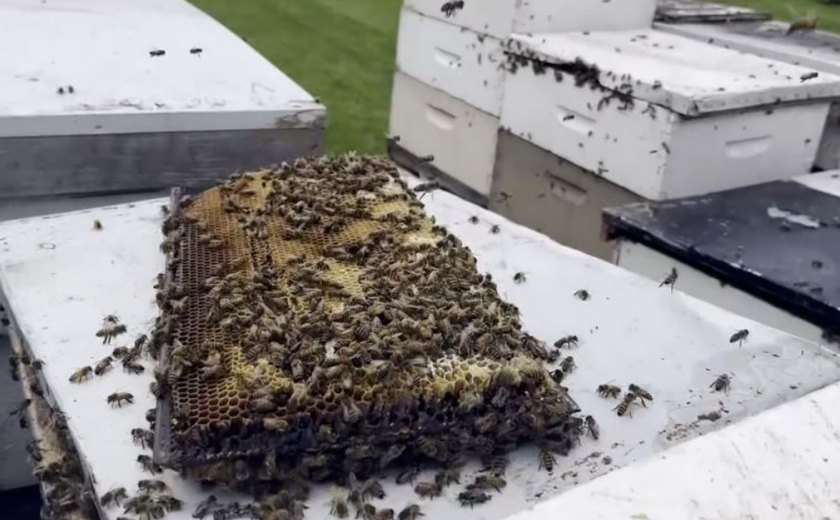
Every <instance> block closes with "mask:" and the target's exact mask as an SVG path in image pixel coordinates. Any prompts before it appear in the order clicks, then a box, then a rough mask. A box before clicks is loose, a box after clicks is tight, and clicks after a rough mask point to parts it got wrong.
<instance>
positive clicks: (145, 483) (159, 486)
mask: <svg viewBox="0 0 840 520" xmlns="http://www.w3.org/2000/svg"><path fill="white" fill-rule="evenodd" d="M137 489H139V490H140V491H144V492H146V493H164V492H166V491H168V490H169V486H167V485H166V482H163V481H162V480H156V479H144V480H140V481H138V482H137Z"/></svg>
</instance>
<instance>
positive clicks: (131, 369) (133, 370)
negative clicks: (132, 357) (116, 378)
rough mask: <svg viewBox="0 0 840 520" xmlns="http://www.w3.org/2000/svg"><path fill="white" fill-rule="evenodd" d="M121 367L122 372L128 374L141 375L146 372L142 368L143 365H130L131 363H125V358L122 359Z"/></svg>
mask: <svg viewBox="0 0 840 520" xmlns="http://www.w3.org/2000/svg"><path fill="white" fill-rule="evenodd" d="M122 365H123V370H125V371H126V372H128V373H129V374H142V373H143V371H144V370H146V369H145V367H143V365H141V364H139V363H132V362H131V361H129V362H127V363H126V361H125V358H123V364H122Z"/></svg>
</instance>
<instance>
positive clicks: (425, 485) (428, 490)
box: [414, 482, 443, 498]
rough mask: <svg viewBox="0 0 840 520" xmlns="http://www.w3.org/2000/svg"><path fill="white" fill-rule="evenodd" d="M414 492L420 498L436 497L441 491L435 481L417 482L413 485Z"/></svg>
mask: <svg viewBox="0 0 840 520" xmlns="http://www.w3.org/2000/svg"><path fill="white" fill-rule="evenodd" d="M414 492H415V493H417V496H419V497H420V498H437V497H439V496H440V494H441V493H442V492H443V488H441V487H440V486H439V485H438V483H437V482H419V483H418V484H417V485H416V486H414Z"/></svg>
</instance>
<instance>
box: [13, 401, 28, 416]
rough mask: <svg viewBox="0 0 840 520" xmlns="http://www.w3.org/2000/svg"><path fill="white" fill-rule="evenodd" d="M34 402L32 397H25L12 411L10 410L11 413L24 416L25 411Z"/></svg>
mask: <svg viewBox="0 0 840 520" xmlns="http://www.w3.org/2000/svg"><path fill="white" fill-rule="evenodd" d="M31 403H32V399H24V400H22V401H21V402H20V403H18V405H17V406H15V407H14V408H12V411H10V412H9V415H17V416H18V417H22V416H23V412H25V411H26V409H27V408H28V407H29V405H30V404H31Z"/></svg>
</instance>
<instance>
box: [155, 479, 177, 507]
mask: <svg viewBox="0 0 840 520" xmlns="http://www.w3.org/2000/svg"><path fill="white" fill-rule="evenodd" d="M157 482H160V481H157ZM161 484H163V482H161ZM163 487H164V489H166V484H163ZM155 503H156V504H159V505H161V506H163V508H164V509H166V510H167V511H169V512H172V511H180V510H181V508H183V507H184V501H183V500H179V499H177V498H175V497H173V496H172V495H161V496H159V497H157V499H156V500H155Z"/></svg>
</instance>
